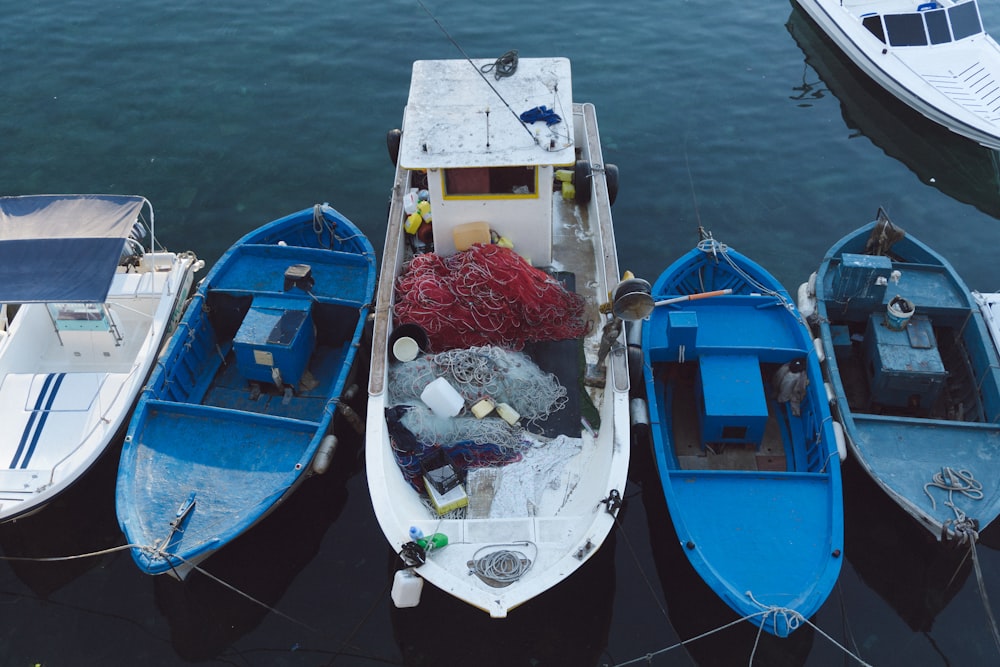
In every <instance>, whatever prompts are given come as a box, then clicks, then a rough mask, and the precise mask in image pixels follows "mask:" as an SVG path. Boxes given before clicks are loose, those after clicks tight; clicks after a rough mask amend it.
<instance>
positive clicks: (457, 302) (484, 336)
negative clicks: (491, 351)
mask: <svg viewBox="0 0 1000 667" xmlns="http://www.w3.org/2000/svg"><path fill="white" fill-rule="evenodd" d="M394 314H395V317H396V324H397V325H399V324H410V323H412V324H417V325H419V326H420V327H421V328H423V329H424V331H426V332H427V335H428V338H429V343H430V349H431V350H432V351H436V352H440V351H444V350H450V349H454V348H464V347H469V346H475V345H500V346H503V347H505V348H508V349H512V350H520V349H522V348H523V347H524V345H525V343H528V342H533V341H544V340H565V339H570V338H578V337H580V336H582V335H584V334H585V333H586V332H587V329H588V327H589V322H588V319H587V317H586V301H585V300H584V298H583V297H582V296H580V295H578V294H575V293H573V292H570V291H569V290H567V289H566V288H565V287H564V286H563V285H562V283H560V282H559V281H558V280H556V279H555V278H553V277H552V276H550V275H549V274H547V273H545V272H544V271H542V270H540V269H536V268H535V267H533V266H531V265H530V264H528V262H527V261H525V259H524V258H522V257H521V256H520V255H518V254H517V253H515V252H514V251H513V250H511V249H509V248H505V247H503V246H500V245H486V244H475V245H473V246H472V247H471V248H469V249H468V250H465V251H463V252H459V253H455V254H454V255H450V256H449V257H442V256H440V255H438V254H436V253H425V254H422V255H417V256H416V257H414V258H413V259H412V260H411V261H410V263H409V265H408V266H407V267H406V270H405V271H404V272H403V273H402V274H401V275H400V277H399V278H398V279H397V282H396V305H395V310H394Z"/></svg>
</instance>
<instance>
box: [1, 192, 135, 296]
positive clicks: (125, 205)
mask: <svg viewBox="0 0 1000 667" xmlns="http://www.w3.org/2000/svg"><path fill="white" fill-rule="evenodd" d="M146 203H147V202H146V199H145V198H144V197H137V196H131V195H126V196H119V195H31V196H24V197H0V303H46V302H57V301H58V302H91V303H103V302H104V301H105V300H106V299H107V296H108V290H109V289H110V288H111V281H112V279H113V278H114V274H115V269H116V267H117V266H118V262H119V260H120V259H121V253H122V249H123V248H124V246H125V238H127V237H128V235H129V233H130V232H131V231H132V225H133V224H134V223H135V222H136V220H137V219H138V217H139V212H140V211H141V210H142V207H143V205H144V204H146Z"/></svg>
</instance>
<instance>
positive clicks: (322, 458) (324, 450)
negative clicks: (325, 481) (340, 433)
mask: <svg viewBox="0 0 1000 667" xmlns="http://www.w3.org/2000/svg"><path fill="white" fill-rule="evenodd" d="M336 451H337V436H335V435H333V434H332V433H331V434H330V435H327V436H324V437H323V440H322V442H320V443H319V449H317V450H316V458H314V459H313V465H312V468H313V472H315V473H316V474H317V475H322V474H323V473H325V472H326V471H327V470H329V469H330V462H331V461H333V454H334V452H336Z"/></svg>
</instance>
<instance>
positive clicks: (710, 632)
mask: <svg viewBox="0 0 1000 667" xmlns="http://www.w3.org/2000/svg"><path fill="white" fill-rule="evenodd" d="M751 599H752V596H751ZM755 602H756V600H755ZM758 604H760V603H758ZM774 613H787V614H791V615H795V616H798V617H799V618H801V619H802V622H803V623H805V624H806V625H808V626H809V627H811V628H812V629H813V630H815V631H816V632H818V633H819V634H820V635H821V636H822V637H824V638H825V639H827V640H828V641H829V642H830V643H832V644H833V645H834V646H836V647H838V648H839V649H841V650H842V651H843V652H844V653H846V654H847V655H848V656H850V657H851V658H853V659H854V660H855V662H857V663H858V664H860V665H864V666H865V667H872V665H871V664H870V663H867V662H865V661H864V660H862V659H861V657H860V656H858V655H856V654H855V653H853V652H852V651H851V650H850V649H848V648H847V647H846V646H844V645H843V644H841V643H840V642H838V641H837V640H836V639H834V638H833V637H831V636H830V635H828V634H827V633H826V632H824V631H823V630H822V629H821V628H820V627H819V626H817V625H816V624H815V623H813V622H812V621H810V620H809V619H807V618H805V617H803V616H802V615H801V614H799V613H798V612H797V611H795V610H794V609H786V608H784V607H768V608H767V609H762V610H761V611H758V612H755V613H753V614H750V615H748V616H744V617H743V618H738V619H736V620H735V621H730V622H729V623H726V624H725V625H720V626H719V627H717V628H715V629H713V630H708V631H706V632H703V633H701V634H700V635H695V636H694V637H691V638H689V639H685V640H683V641H679V642H677V643H676V644H673V645H671V646H667V647H666V648H662V649H659V650H657V651H653V652H651V653H647V654H646V655H643V656H640V657H637V658H632V659H631V660H627V661H625V662H618V663H615V664H614V665H606V666H605V667H626V665H634V664H638V663H640V662H646V663H650V662H651V661H652V659H653V658H655V657H656V656H658V655H661V654H663V653H667V652H669V651H672V650H674V649H676V648H680V647H681V646H685V645H687V644H691V643H694V642H696V641H698V640H699V639H704V638H706V637H709V636H711V635H714V634H716V633H718V632H722V631H723V630H727V629H728V628H731V627H733V626H734V625H739V624H740V623H743V622H744V621H749V620H752V619H754V618H757V617H764V618H766V617H767V616H768V615H770V614H774ZM761 626H763V622H762V623H761ZM762 631H763V629H762V627H758V631H757V638H758V640H759V639H760V635H761V632H762ZM756 651H757V642H756V641H755V642H754V646H753V651H752V652H751V654H750V660H749V662H748V663H747V664H748V665H753V659H754V653H755V652H756Z"/></svg>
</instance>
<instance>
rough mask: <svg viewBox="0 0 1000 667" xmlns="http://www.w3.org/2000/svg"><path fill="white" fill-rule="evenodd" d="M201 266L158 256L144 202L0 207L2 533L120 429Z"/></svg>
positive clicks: (54, 200) (47, 200) (184, 257)
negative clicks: (6, 525) (145, 242)
mask: <svg viewBox="0 0 1000 667" xmlns="http://www.w3.org/2000/svg"><path fill="white" fill-rule="evenodd" d="M146 215H148V227H147V222H146V217H145V216H146ZM144 241H147V242H148V245H144ZM202 266H203V262H201V261H199V260H197V258H196V257H195V256H194V255H193V254H191V253H188V252H184V253H173V252H167V251H166V250H163V249H162V248H157V245H156V238H155V233H154V225H153V209H152V206H151V205H150V203H149V202H148V201H147V200H146V199H145V198H144V197H140V196H131V195H128V196H119V195H31V196H20V197H0V303H2V304H3V305H2V306H0V424H3V429H2V431H0V522H2V521H8V520H11V519H15V518H17V517H22V516H26V515H27V514H29V513H31V512H34V511H37V510H39V509H41V508H42V507H44V506H45V504H46V503H48V502H49V501H51V500H52V499H53V498H54V497H55V496H56V495H57V494H59V493H60V492H62V491H64V490H65V489H66V488H68V487H69V486H70V485H71V484H73V482H75V481H76V480H77V479H79V478H80V476H82V475H83V474H84V473H85V472H86V471H87V470H88V469H90V467H91V466H92V465H93V464H94V463H95V462H96V461H97V460H98V459H99V458H100V457H101V455H102V454H103V453H104V452H105V450H107V449H108V446H109V444H110V443H111V442H112V441H113V440H114V438H115V436H116V435H118V434H119V432H120V430H123V425H124V424H125V423H127V420H128V416H129V414H130V413H131V411H132V408H133V407H134V405H135V401H136V398H137V396H138V394H139V391H140V390H141V388H142V385H143V383H144V382H145V381H146V378H147V377H148V376H149V373H150V370H151V369H152V367H153V363H154V361H155V360H156V357H157V354H158V352H159V350H160V347H161V345H162V343H163V342H164V340H165V339H166V337H167V336H168V334H169V333H170V331H171V330H172V328H173V326H174V324H175V323H176V321H177V319H178V318H179V316H180V313H181V310H182V308H183V305H184V301H185V298H186V296H187V294H188V291H189V290H190V288H191V284H192V282H193V280H194V273H195V272H196V271H197V270H198V269H200V268H201V267H202Z"/></svg>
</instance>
